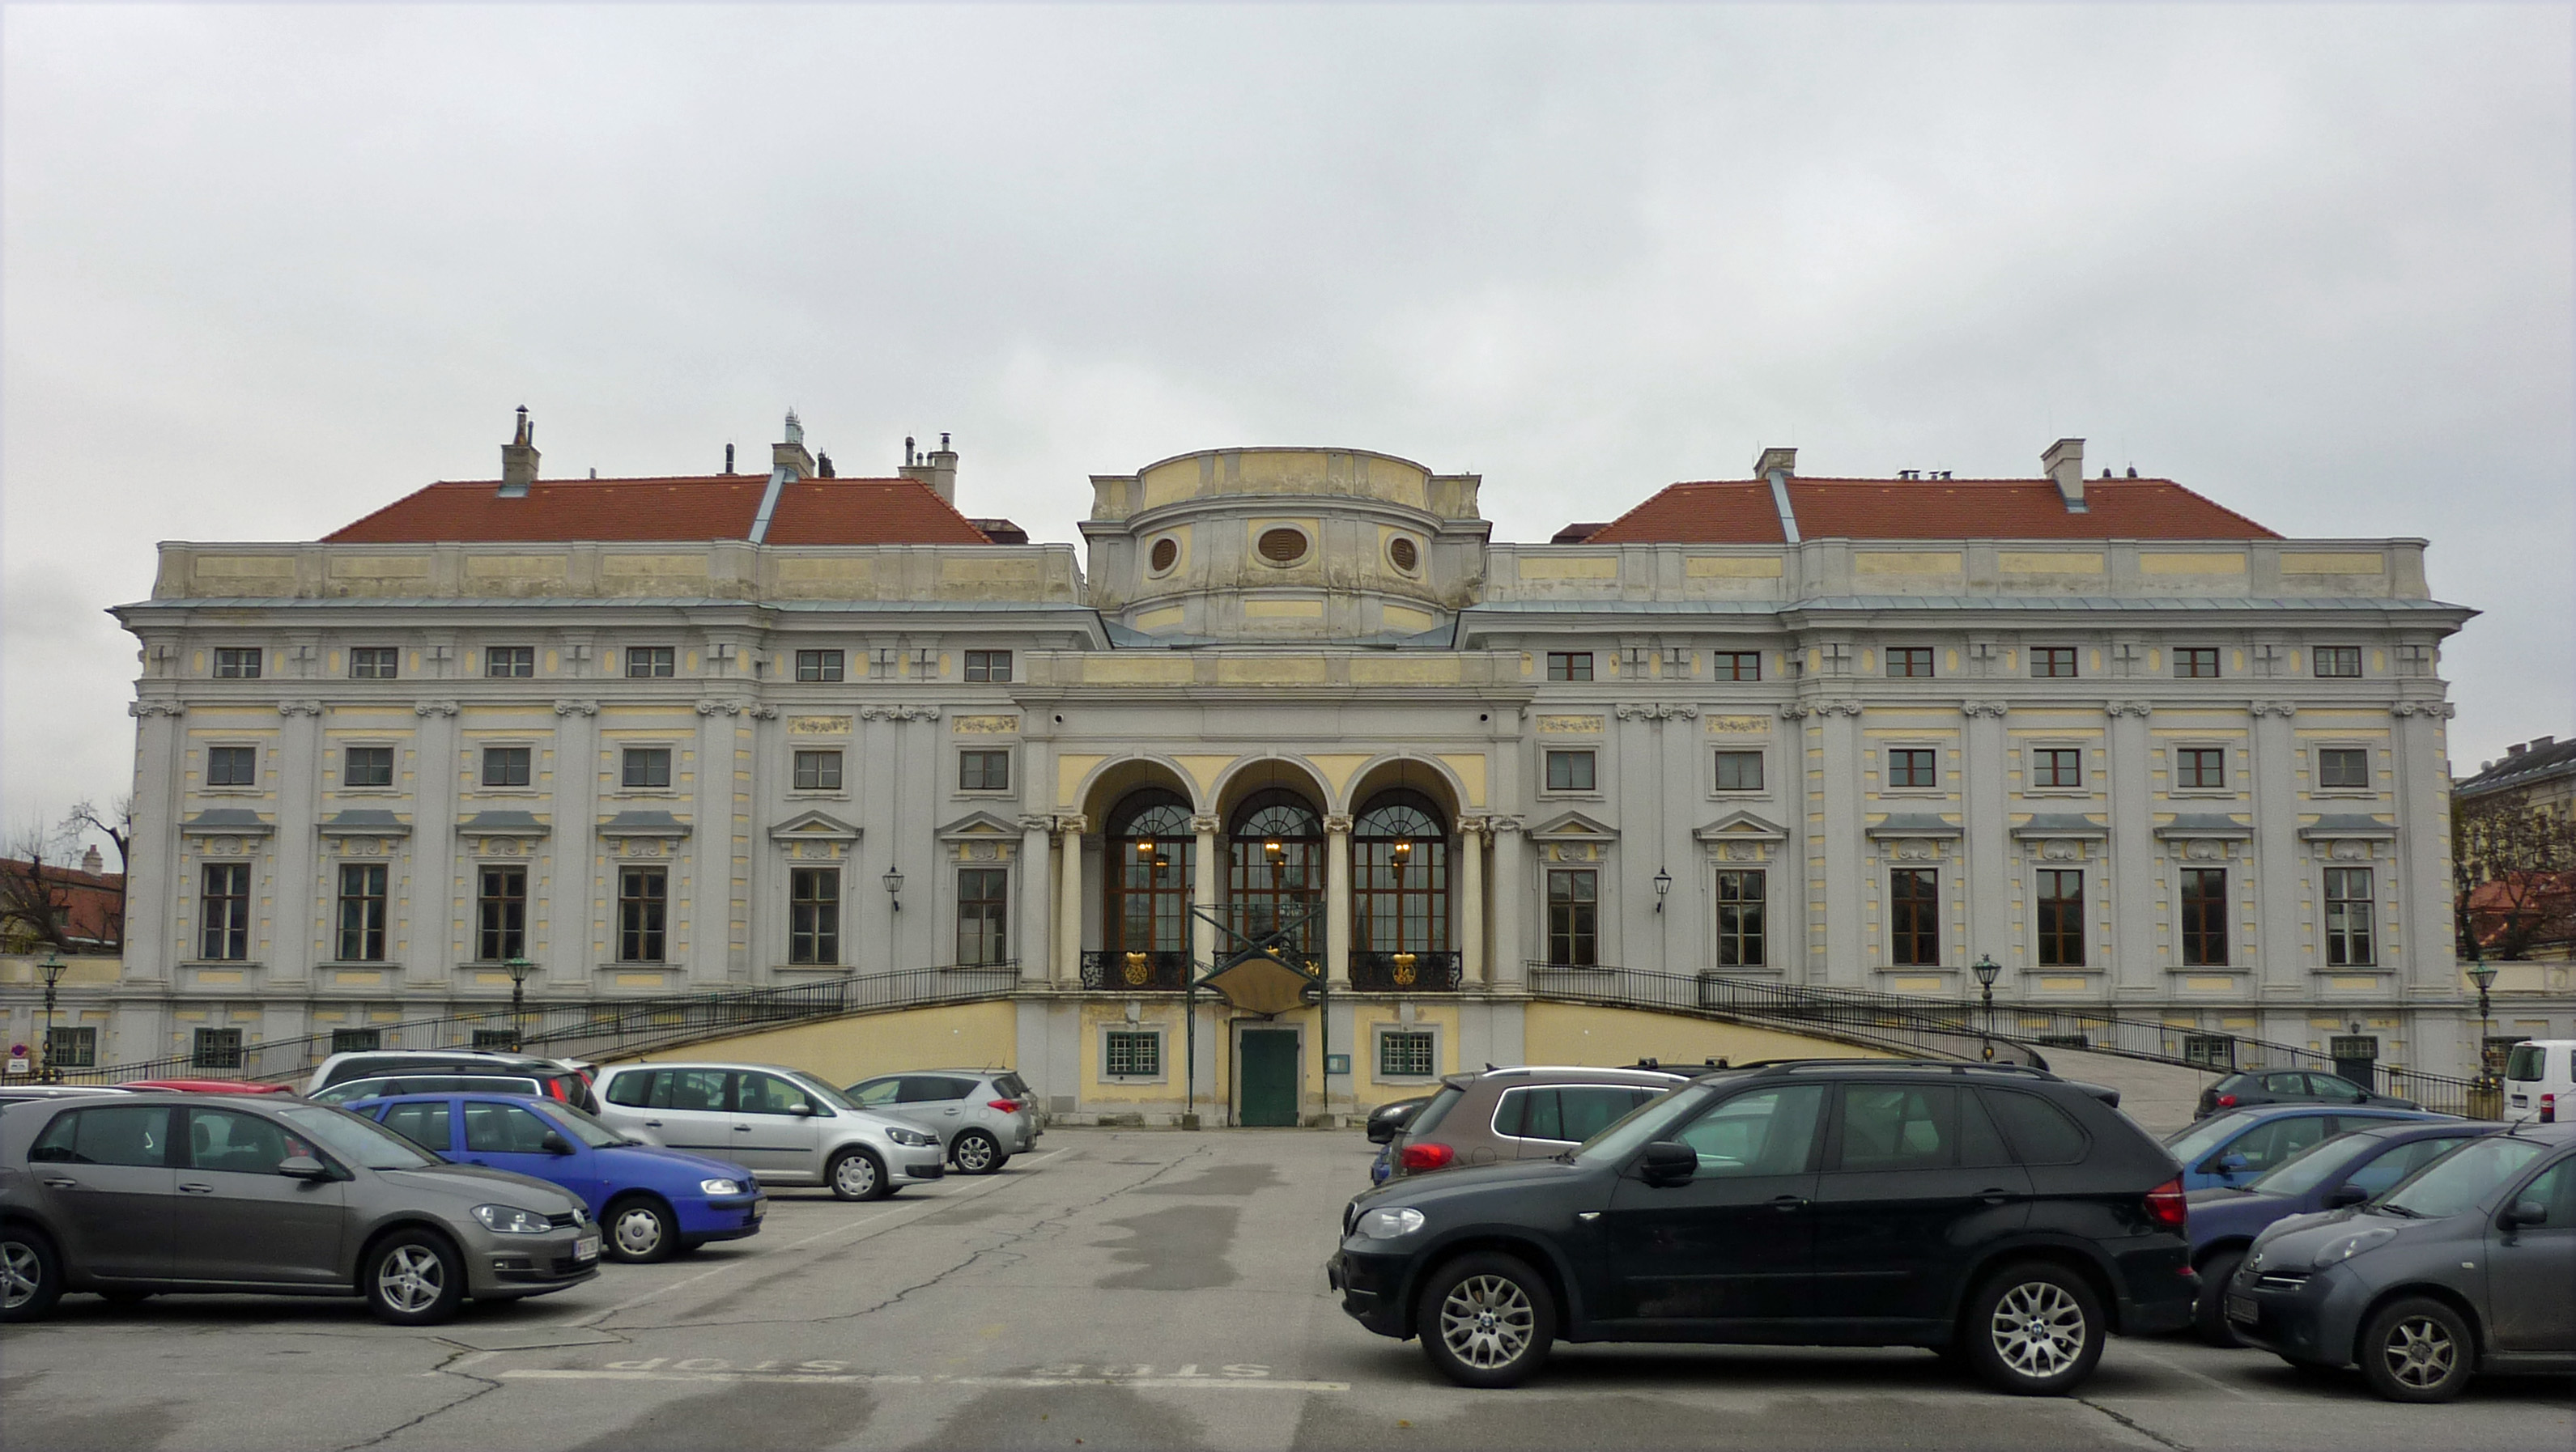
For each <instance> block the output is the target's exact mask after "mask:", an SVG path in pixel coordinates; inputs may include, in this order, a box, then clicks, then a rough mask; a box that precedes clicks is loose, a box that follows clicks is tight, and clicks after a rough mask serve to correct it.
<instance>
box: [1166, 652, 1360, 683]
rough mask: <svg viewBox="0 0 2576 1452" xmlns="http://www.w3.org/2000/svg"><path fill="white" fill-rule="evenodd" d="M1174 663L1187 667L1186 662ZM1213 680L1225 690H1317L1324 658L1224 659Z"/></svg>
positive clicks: (1260, 657) (1242, 657) (1321, 678)
mask: <svg viewBox="0 0 2576 1452" xmlns="http://www.w3.org/2000/svg"><path fill="white" fill-rule="evenodd" d="M1176 663H1177V664H1181V665H1187V664H1188V663H1189V662H1187V661H1180V662H1176ZM1216 678H1217V680H1218V681H1220V682H1221V683H1223V684H1225V685H1229V686H1320V685H1322V684H1323V683H1324V658H1323V657H1322V656H1320V655H1304V656H1298V655H1243V656H1225V657H1221V658H1219V659H1218V661H1217V663H1216Z"/></svg>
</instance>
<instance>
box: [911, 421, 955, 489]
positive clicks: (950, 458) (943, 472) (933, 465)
mask: <svg viewBox="0 0 2576 1452" xmlns="http://www.w3.org/2000/svg"><path fill="white" fill-rule="evenodd" d="M903 477H905V478H906V479H910V480H913V481H915V482H916V483H921V484H927V485H929V486H930V492H931V493H933V494H936V495H938V496H939V497H940V498H942V499H944V500H946V501H948V502H949V503H950V504H955V503H956V502H957V451H956V450H955V449H952V448H950V447H949V446H948V435H946V434H941V435H940V436H939V447H938V448H935V449H930V450H926V451H924V452H922V453H920V454H915V453H914V452H913V445H912V440H911V438H910V437H906V438H905V439H904V441H903Z"/></svg>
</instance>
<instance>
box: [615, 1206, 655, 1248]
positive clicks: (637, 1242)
mask: <svg viewBox="0 0 2576 1452" xmlns="http://www.w3.org/2000/svg"><path fill="white" fill-rule="evenodd" d="M661 1243H662V1217H661V1216H659V1215H656V1214H654V1213H653V1212H652V1211H650V1210H647V1209H645V1208H643V1207H642V1206H640V1205H639V1206H635V1207H633V1208H630V1209H628V1210H627V1211H626V1212H625V1213H623V1214H621V1215H619V1216H618V1217H617V1248H618V1249H619V1250H622V1251H625V1252H626V1253H627V1254H628V1255H651V1254H652V1253H653V1251H654V1249H655V1248H656V1247H657V1246H659V1245H661Z"/></svg>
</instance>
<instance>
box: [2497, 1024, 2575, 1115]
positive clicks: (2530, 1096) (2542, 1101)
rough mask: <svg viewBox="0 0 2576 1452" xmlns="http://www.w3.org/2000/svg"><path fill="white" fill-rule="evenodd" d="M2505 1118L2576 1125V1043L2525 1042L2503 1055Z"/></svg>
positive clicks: (2559, 1040)
mask: <svg viewBox="0 0 2576 1452" xmlns="http://www.w3.org/2000/svg"><path fill="white" fill-rule="evenodd" d="M2504 1117H2505V1118H2506V1119H2508V1120H2518V1119H2531V1120H2538V1121H2539V1122H2540V1123H2542V1124H2570V1123H2576V1039H2525V1040H2523V1041H2522V1042H2521V1043H2518V1044H2516V1045H2514V1046H2513V1047H2512V1048H2511V1049H2510V1050H2508V1051H2506V1053H2505V1057H2504Z"/></svg>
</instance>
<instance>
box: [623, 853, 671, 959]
mask: <svg viewBox="0 0 2576 1452" xmlns="http://www.w3.org/2000/svg"><path fill="white" fill-rule="evenodd" d="M670 886H671V883H670V879H669V878H668V877H667V876H665V875H664V873H663V870H662V869H661V868H659V867H628V868H624V869H621V870H620V871H619V872H618V874H617V960H618V961H619V962H621V963H659V962H661V961H662V946H663V944H662V927H663V923H664V920H665V918H666V916H667V914H668V912H669V909H670V905H671V904H670V897H671V893H670Z"/></svg>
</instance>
